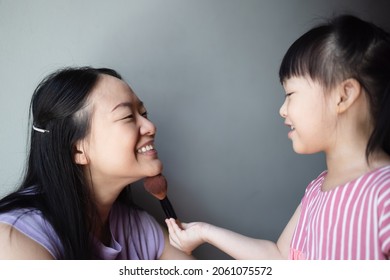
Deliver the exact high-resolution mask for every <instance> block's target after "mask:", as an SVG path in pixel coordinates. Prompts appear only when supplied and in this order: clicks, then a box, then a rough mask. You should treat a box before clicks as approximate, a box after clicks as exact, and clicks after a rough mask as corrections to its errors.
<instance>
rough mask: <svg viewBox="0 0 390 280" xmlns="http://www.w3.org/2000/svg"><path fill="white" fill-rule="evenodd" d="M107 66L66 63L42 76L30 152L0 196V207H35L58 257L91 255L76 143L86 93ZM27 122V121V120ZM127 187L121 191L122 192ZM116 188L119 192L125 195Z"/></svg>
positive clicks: (92, 217)
mask: <svg viewBox="0 0 390 280" xmlns="http://www.w3.org/2000/svg"><path fill="white" fill-rule="evenodd" d="M102 74H105V75H110V76H113V77H116V78H118V79H121V76H120V75H119V74H118V73H117V72H116V71H114V70H112V69H108V68H92V67H79V68H65V69H60V70H58V71H56V72H54V73H52V74H50V75H49V76H47V77H46V78H45V79H44V80H43V81H42V82H41V83H40V84H39V85H38V87H37V88H36V90H35V91H34V94H33V96H32V100H31V105H30V117H31V118H32V124H33V125H34V127H35V128H38V130H39V129H41V130H45V131H48V132H46V133H45V132H42V131H37V130H35V129H32V128H30V129H31V138H30V149H29V157H28V162H27V165H26V171H25V176H24V179H23V182H22V183H21V185H20V187H19V189H18V190H17V191H15V192H13V193H11V194H10V195H8V196H6V197H5V198H3V199H2V200H1V201H0V212H5V211H9V210H12V209H21V208H24V209H27V210H26V211H29V210H30V211H31V210H34V209H37V210H40V211H41V212H42V214H43V216H44V217H45V218H46V219H47V220H48V221H49V222H50V224H51V225H52V227H53V228H54V230H55V231H56V233H57V235H58V237H59V238H60V240H61V243H62V245H63V247H64V250H63V255H62V256H61V258H62V259H91V258H93V257H94V255H93V252H92V250H91V239H90V237H91V230H92V229H93V228H94V226H96V225H94V222H96V221H97V219H98V218H97V215H96V208H95V206H94V202H93V201H92V199H91V197H92V196H91V194H90V189H91V188H90V187H88V184H87V181H86V177H85V174H84V172H83V167H82V166H80V165H77V164H76V163H75V162H74V154H75V152H76V150H75V143H76V141H78V140H80V139H82V138H84V137H85V136H86V135H87V133H88V131H89V127H90V113H91V112H90V111H91V110H87V109H85V108H86V106H87V103H88V97H89V94H90V93H91V91H92V90H93V89H94V87H95V86H96V84H97V83H98V81H99V78H100V76H101V75H102ZM31 127H32V126H31ZM125 191H126V189H125V190H124V191H123V193H124V192H125ZM123 193H122V194H121V197H126V196H125V195H123Z"/></svg>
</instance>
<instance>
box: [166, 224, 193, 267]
mask: <svg viewBox="0 0 390 280" xmlns="http://www.w3.org/2000/svg"><path fill="white" fill-rule="evenodd" d="M163 233H164V243H165V246H164V250H163V252H162V254H161V256H160V258H159V259H160V260H193V259H194V257H193V256H192V255H191V254H185V253H184V252H183V251H181V250H178V249H177V248H175V247H174V246H172V245H171V244H170V243H169V236H168V232H167V231H166V229H164V228H163Z"/></svg>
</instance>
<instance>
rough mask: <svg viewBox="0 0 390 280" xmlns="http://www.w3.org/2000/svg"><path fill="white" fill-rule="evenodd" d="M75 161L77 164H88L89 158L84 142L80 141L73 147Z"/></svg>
mask: <svg viewBox="0 0 390 280" xmlns="http://www.w3.org/2000/svg"><path fill="white" fill-rule="evenodd" d="M73 160H74V162H75V163H76V164H79V165H86V164H88V158H87V155H86V152H85V147H84V141H83V140H79V141H77V142H76V144H75V145H74V147H73Z"/></svg>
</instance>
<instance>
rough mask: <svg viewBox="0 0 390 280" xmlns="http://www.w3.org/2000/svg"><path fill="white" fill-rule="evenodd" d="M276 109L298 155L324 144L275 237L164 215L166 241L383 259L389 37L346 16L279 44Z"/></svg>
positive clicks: (267, 255)
mask: <svg viewBox="0 0 390 280" xmlns="http://www.w3.org/2000/svg"><path fill="white" fill-rule="evenodd" d="M279 76H280V81H281V83H282V85H283V87H284V89H285V92H286V99H285V101H284V103H283V105H282V107H281V108H280V115H281V116H282V117H283V118H284V123H285V125H287V126H288V127H289V128H290V131H289V133H288V137H289V138H290V139H291V141H292V145H293V149H294V151H295V152H297V153H300V154H311V153H317V152H324V153H325V155H326V164H327V170H326V171H324V172H322V173H321V174H320V175H319V176H318V177H317V178H316V179H314V180H313V181H312V182H311V183H310V184H309V186H308V187H307V188H306V192H305V194H304V196H303V199H302V201H301V203H300V205H299V206H298V208H297V209H296V211H295V213H294V214H293V216H292V218H291V220H290V221H289V222H288V224H287V226H286V227H285V229H284V231H283V232H282V234H281V236H280V238H279V239H278V241H277V242H276V243H274V242H271V241H267V240H260V239H253V238H249V237H245V236H242V235H240V234H237V233H234V232H232V231H229V230H226V229H222V228H219V227H216V226H213V225H210V224H206V223H200V222H198V223H189V224H186V223H183V224H182V228H179V227H178V226H177V225H176V224H175V223H174V221H172V220H167V221H166V222H167V224H168V227H169V233H170V240H171V243H172V244H173V245H174V246H176V247H177V248H180V249H181V250H183V251H185V252H187V253H190V252H191V251H192V250H193V249H194V248H196V247H197V246H198V245H200V244H202V243H204V242H208V243H210V244H212V245H214V246H216V247H218V248H219V249H221V250H222V251H224V252H226V253H227V254H229V255H230V256H232V257H233V258H235V259H287V258H289V259H389V258H390V36H389V34H388V33H386V32H384V31H383V30H381V29H380V28H378V27H376V26H374V25H373V24H370V23H368V22H365V21H362V20H360V19H358V18H356V17H354V16H349V15H343V16H340V17H337V18H335V19H334V20H333V21H331V22H330V23H329V24H325V25H322V26H318V27H316V28H313V29H312V30H310V31H309V32H307V33H306V34H304V35H303V36H301V37H300V38H299V39H298V40H297V41H296V42H295V43H294V44H293V45H292V46H291V47H290V48H289V50H288V51H287V53H286V55H285V57H284V59H283V61H282V64H281V67H280V72H279Z"/></svg>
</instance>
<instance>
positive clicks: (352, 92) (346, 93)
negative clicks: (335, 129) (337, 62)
mask: <svg viewBox="0 0 390 280" xmlns="http://www.w3.org/2000/svg"><path fill="white" fill-rule="evenodd" d="M361 91H362V86H361V85H360V83H359V82H358V81H357V80H355V79H352V78H351V79H347V80H345V81H343V82H342V83H341V84H340V87H339V90H338V91H337V102H338V103H337V107H338V110H337V111H338V113H344V112H345V111H347V110H348V109H349V108H350V107H351V106H352V104H354V102H355V101H356V100H357V99H358V98H359V97H360V95H361Z"/></svg>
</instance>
